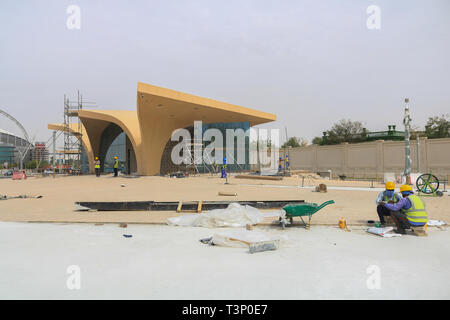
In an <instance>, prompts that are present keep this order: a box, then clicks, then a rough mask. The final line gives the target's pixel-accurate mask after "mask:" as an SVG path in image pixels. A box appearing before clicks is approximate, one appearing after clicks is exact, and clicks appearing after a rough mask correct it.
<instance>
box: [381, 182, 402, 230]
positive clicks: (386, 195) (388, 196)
mask: <svg viewBox="0 0 450 320" xmlns="http://www.w3.org/2000/svg"><path fill="white" fill-rule="evenodd" d="M400 199H401V196H400V195H399V194H398V193H395V183H393V182H391V181H388V182H386V190H384V191H382V192H380V194H379V195H378V197H377V200H376V202H377V213H378V217H379V218H380V223H381V226H382V227H384V225H385V223H386V221H385V220H384V217H386V216H390V215H391V212H390V211H389V209H387V208H386V207H385V206H383V205H381V203H382V202H383V203H390V204H393V203H397V202H398V201H399V200H400Z"/></svg>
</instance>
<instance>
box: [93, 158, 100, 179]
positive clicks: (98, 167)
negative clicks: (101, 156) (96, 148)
mask: <svg viewBox="0 0 450 320" xmlns="http://www.w3.org/2000/svg"><path fill="white" fill-rule="evenodd" d="M94 168H95V175H96V176H97V177H100V160H98V157H95V161H94Z"/></svg>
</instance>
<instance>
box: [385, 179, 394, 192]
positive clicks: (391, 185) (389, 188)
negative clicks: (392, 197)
mask: <svg viewBox="0 0 450 320" xmlns="http://www.w3.org/2000/svg"><path fill="white" fill-rule="evenodd" d="M394 189H395V183H393V182H392V181H388V182H386V190H394Z"/></svg>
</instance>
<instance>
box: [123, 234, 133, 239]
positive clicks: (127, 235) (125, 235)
mask: <svg viewBox="0 0 450 320" xmlns="http://www.w3.org/2000/svg"><path fill="white" fill-rule="evenodd" d="M123 236H124V237H125V238H131V237H132V235H131V234H124V235H123Z"/></svg>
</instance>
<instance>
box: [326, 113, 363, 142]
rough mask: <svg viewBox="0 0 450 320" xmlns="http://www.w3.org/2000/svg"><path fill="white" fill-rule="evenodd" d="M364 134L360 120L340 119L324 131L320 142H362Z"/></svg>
mask: <svg viewBox="0 0 450 320" xmlns="http://www.w3.org/2000/svg"><path fill="white" fill-rule="evenodd" d="M366 134H367V132H366V129H365V128H364V127H363V124H362V122H360V121H352V120H349V119H347V120H346V119H342V120H340V121H339V122H337V123H335V124H334V125H333V126H332V127H331V129H330V130H328V131H326V132H324V137H323V138H322V139H323V141H322V144H340V143H342V142H350V143H355V142H362V141H364V140H365V138H366Z"/></svg>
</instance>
